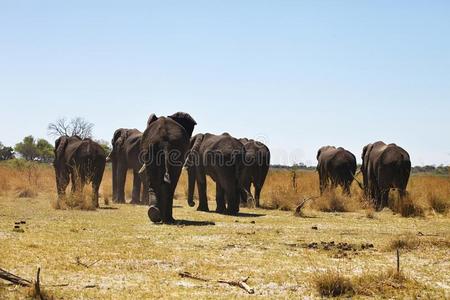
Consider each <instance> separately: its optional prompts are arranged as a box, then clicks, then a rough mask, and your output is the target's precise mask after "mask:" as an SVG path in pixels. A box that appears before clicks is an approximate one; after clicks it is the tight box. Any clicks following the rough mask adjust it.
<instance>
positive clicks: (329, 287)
mask: <svg viewBox="0 0 450 300" xmlns="http://www.w3.org/2000/svg"><path fill="white" fill-rule="evenodd" d="M314 284H315V286H316V288H317V290H318V292H319V294H320V295H321V296H322V297H341V296H348V297H351V296H353V295H354V293H355V290H354V288H353V284H352V282H351V281H350V279H348V278H346V277H345V276H343V275H342V274H340V273H339V272H336V271H328V272H326V273H320V274H318V275H316V276H315V278H314Z"/></svg>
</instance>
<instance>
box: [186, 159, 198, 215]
mask: <svg viewBox="0 0 450 300" xmlns="http://www.w3.org/2000/svg"><path fill="white" fill-rule="evenodd" d="M196 173H197V169H196V168H195V167H193V166H192V167H189V168H188V170H187V175H188V199H187V200H188V205H189V206H190V207H194V206H195V202H194V190H195V177H196V176H197V174H196Z"/></svg>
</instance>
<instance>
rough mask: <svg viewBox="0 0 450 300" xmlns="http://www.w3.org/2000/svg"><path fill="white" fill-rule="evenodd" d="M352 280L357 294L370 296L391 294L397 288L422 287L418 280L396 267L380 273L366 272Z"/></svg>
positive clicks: (410, 288) (411, 288)
mask: <svg viewBox="0 0 450 300" xmlns="http://www.w3.org/2000/svg"><path fill="white" fill-rule="evenodd" d="M352 282H353V286H354V289H355V293H356V294H357V295H361V296H368V297H376V296H381V295H385V296H390V295H393V294H394V293H395V292H396V291H397V290H402V289H407V290H413V289H414V288H416V289H417V288H420V287H419V285H418V283H417V282H415V281H413V280H411V279H409V278H408V277H406V276H405V275H404V274H403V273H402V272H400V273H397V270H394V269H390V270H388V271H385V272H382V273H379V274H371V273H366V274H363V275H362V276H359V277H356V278H354V279H353V280H352Z"/></svg>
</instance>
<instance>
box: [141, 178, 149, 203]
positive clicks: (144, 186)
mask: <svg viewBox="0 0 450 300" xmlns="http://www.w3.org/2000/svg"><path fill="white" fill-rule="evenodd" d="M140 188H141V204H142V205H149V203H150V199H149V195H148V191H147V189H148V185H147V182H146V181H145V180H141V186H140Z"/></svg>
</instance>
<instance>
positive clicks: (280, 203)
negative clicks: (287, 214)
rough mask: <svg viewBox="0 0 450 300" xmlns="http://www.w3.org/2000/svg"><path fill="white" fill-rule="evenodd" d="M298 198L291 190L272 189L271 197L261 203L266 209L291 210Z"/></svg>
mask: <svg viewBox="0 0 450 300" xmlns="http://www.w3.org/2000/svg"><path fill="white" fill-rule="evenodd" d="M299 198H300V196H299V195H297V193H296V192H295V191H294V190H293V189H289V188H287V187H284V186H277V187H273V188H272V195H271V197H270V198H269V199H267V200H265V201H264V202H262V203H261V206H262V207H263V208H266V209H281V210H293V209H294V208H295V207H296V206H297V205H298V200H299Z"/></svg>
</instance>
